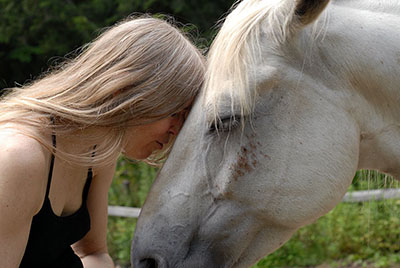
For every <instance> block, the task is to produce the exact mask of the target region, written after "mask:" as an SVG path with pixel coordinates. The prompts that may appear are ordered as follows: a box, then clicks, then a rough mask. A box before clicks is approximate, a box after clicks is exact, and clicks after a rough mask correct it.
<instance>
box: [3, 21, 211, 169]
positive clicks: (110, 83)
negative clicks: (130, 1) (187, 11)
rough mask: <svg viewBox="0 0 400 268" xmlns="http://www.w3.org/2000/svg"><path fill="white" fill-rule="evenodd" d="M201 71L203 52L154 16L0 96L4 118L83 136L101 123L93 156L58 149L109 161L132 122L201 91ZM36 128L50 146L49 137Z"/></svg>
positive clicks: (122, 27)
mask: <svg viewBox="0 0 400 268" xmlns="http://www.w3.org/2000/svg"><path fill="white" fill-rule="evenodd" d="M204 72H205V70H204V59H203V55H202V54H201V53H200V52H199V51H198V50H197V49H196V47H195V46H194V45H193V44H192V43H191V42H190V41H189V39H188V38H187V37H186V36H184V35H183V34H182V32H181V31H180V30H178V28H177V27H175V26H174V25H173V24H172V23H170V22H168V21H165V20H162V19H155V18H151V17H149V16H145V17H139V18H128V19H126V20H124V21H122V22H120V23H118V24H116V25H115V26H113V27H111V28H109V29H107V30H106V31H105V32H104V33H102V34H101V35H100V36H99V37H98V38H97V39H96V40H94V41H93V42H92V43H90V44H88V45H86V46H85V47H84V48H83V52H82V53H81V54H80V55H79V56H77V57H76V58H75V59H72V60H69V61H67V62H65V63H63V64H62V65H60V66H58V67H57V69H56V70H54V71H52V72H50V73H49V74H48V75H46V76H44V77H43V78H41V79H38V80H36V81H34V82H32V83H30V84H28V85H25V86H23V87H21V88H13V89H11V90H10V93H9V94H6V96H5V97H3V99H2V100H1V101H0V111H1V114H0V124H2V123H6V122H13V123H18V124H22V125H24V126H26V128H27V129H28V130H29V129H36V130H37V129H38V130H40V131H41V132H42V133H44V134H48V135H51V133H55V134H56V135H60V136H61V135H72V133H74V134H75V133H80V134H78V135H82V137H83V136H84V135H85V134H84V131H83V130H87V129H89V128H92V127H96V128H104V129H105V130H107V131H106V132H105V136H104V137H103V139H102V140H103V142H101V144H97V148H96V157H95V158H94V159H93V158H92V157H91V154H92V152H87V153H85V154H81V155H72V154H68V153H66V152H63V151H61V150H59V149H56V154H58V155H59V156H60V157H62V158H64V159H66V160H69V161H72V162H74V163H80V164H83V165H98V164H104V163H105V162H110V161H112V159H115V158H114V157H115V156H116V155H118V154H119V153H120V152H121V150H122V147H123V143H124V136H125V131H126V128H127V126H128V122H129V125H130V126H132V124H133V125H142V124H146V123H150V122H154V121H157V120H159V119H162V118H165V117H168V116H170V115H171V114H173V113H175V112H177V111H179V110H181V109H182V108H184V105H185V104H186V103H188V102H189V101H190V100H193V98H194V97H195V96H196V95H197V93H198V91H199V90H200V87H201V85H202V82H203V79H204ZM50 117H53V118H54V120H53V122H50V120H49V118H50ZM32 133H34V132H32V131H31V132H30V133H28V134H29V135H32V136H33V137H34V138H36V139H37V140H39V141H40V142H41V143H42V144H43V145H44V146H46V147H47V148H48V149H49V150H53V148H52V144H51V143H50V142H49V141H48V139H45V138H43V137H38V135H35V134H32ZM161 158H162V157H161ZM151 159H153V160H154V159H156V158H154V155H153V156H151ZM158 160H159V159H158Z"/></svg>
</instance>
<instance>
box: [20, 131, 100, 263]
mask: <svg viewBox="0 0 400 268" xmlns="http://www.w3.org/2000/svg"><path fill="white" fill-rule="evenodd" d="M52 138H53V146H54V147H55V146H56V137H55V135H53V136H52ZM53 166H54V155H53V154H52V155H51V163H50V170H49V176H48V181H47V189H46V196H45V200H44V203H43V206H42V208H41V209H40V211H39V212H38V213H37V214H36V215H35V216H34V217H33V219H32V225H31V230H30V233H29V239H28V243H27V246H26V249H25V253H24V256H23V258H22V261H21V264H20V268H28V267H29V268H37V267H40V268H50V267H52V268H55V267H58V268H72V267H73V268H75V267H76V268H78V267H79V268H83V265H82V262H81V260H80V258H79V257H78V256H77V255H75V253H74V251H73V250H72V248H71V245H72V244H73V243H75V242H77V241H79V240H80V239H82V238H83V237H84V236H85V235H86V234H87V232H88V231H89V230H90V215H89V211H88V208H87V204H86V200H87V196H88V192H89V187H90V183H91V181H92V177H93V173H92V169H91V168H89V170H88V174H87V179H86V183H85V186H84V188H83V193H82V205H81V207H80V208H79V209H78V210H77V211H76V212H75V213H73V214H72V215H69V216H65V217H60V216H57V215H56V214H54V212H53V209H52V208H51V203H50V199H49V192H50V185H51V179H52V175H53Z"/></svg>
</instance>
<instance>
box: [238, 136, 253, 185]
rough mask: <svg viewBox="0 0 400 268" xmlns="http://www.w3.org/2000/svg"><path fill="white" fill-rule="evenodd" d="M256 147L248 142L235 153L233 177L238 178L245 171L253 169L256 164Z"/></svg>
mask: <svg viewBox="0 0 400 268" xmlns="http://www.w3.org/2000/svg"><path fill="white" fill-rule="evenodd" d="M256 149H257V147H256V146H255V145H254V144H253V143H252V142H250V143H249V144H248V145H247V146H242V147H241V148H240V151H239V152H238V153H237V158H236V162H235V163H234V164H233V178H234V180H238V179H239V177H242V176H244V175H245V174H246V173H249V172H251V171H253V170H254V169H255V168H256V166H257V164H258V159H257V155H256V153H255V151H256Z"/></svg>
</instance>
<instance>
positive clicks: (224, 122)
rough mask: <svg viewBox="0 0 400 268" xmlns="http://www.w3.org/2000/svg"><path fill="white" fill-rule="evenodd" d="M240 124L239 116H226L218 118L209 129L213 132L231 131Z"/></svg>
mask: <svg viewBox="0 0 400 268" xmlns="http://www.w3.org/2000/svg"><path fill="white" fill-rule="evenodd" d="M239 124H240V118H239V117H238V116H229V117H225V118H217V119H215V120H213V121H212V122H211V124H210V125H209V127H208V131H209V132H210V133H211V132H229V131H231V130H233V129H234V128H236V127H237V126H238V125H239Z"/></svg>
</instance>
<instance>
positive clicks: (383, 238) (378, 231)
mask: <svg viewBox="0 0 400 268" xmlns="http://www.w3.org/2000/svg"><path fill="white" fill-rule="evenodd" d="M399 205H400V200H386V201H379V202H366V203H357V204H349V203H340V204H339V205H338V206H337V207H336V208H335V209H334V210H332V211H331V212H329V213H328V214H326V215H325V216H323V217H321V218H320V219H319V220H318V221H317V222H315V223H313V224H311V225H309V226H306V227H303V228H301V229H300V230H298V231H297V233H296V234H295V235H294V236H293V237H292V238H291V239H290V240H289V242H287V243H286V244H285V245H284V246H283V247H282V248H280V249H279V250H277V251H276V252H274V253H272V254H271V255H269V256H268V257H266V258H264V259H263V260H261V261H260V262H259V263H258V264H257V265H255V266H254V268H256V267H258V268H261V267H310V266H317V265H320V264H322V263H328V264H329V265H331V266H332V267H336V266H337V265H338V266H341V267H343V266H346V265H349V264H355V263H358V264H359V265H363V264H368V263H373V267H392V266H393V265H394V264H399V263H400V255H399V253H400V245H399V242H398V241H399V239H400V230H399V228H400V218H399V217H398V215H400V214H399V213H400V206H399Z"/></svg>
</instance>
